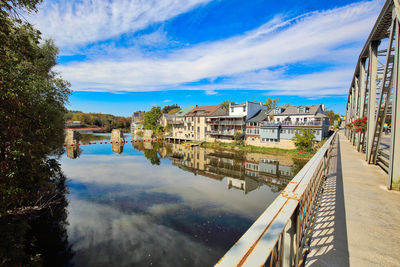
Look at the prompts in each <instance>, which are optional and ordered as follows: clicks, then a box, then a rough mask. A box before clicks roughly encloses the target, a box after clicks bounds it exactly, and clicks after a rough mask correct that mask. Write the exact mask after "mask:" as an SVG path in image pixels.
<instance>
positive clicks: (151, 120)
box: [143, 107, 161, 131]
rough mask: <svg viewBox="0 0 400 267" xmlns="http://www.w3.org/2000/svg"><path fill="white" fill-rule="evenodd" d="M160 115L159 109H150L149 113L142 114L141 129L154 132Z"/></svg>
mask: <svg viewBox="0 0 400 267" xmlns="http://www.w3.org/2000/svg"><path fill="white" fill-rule="evenodd" d="M160 115H161V108H160V107H152V108H151V110H150V111H148V112H146V113H145V114H144V121H143V128H144V129H145V130H153V131H154V130H156V128H157V122H158V118H159V117H160Z"/></svg>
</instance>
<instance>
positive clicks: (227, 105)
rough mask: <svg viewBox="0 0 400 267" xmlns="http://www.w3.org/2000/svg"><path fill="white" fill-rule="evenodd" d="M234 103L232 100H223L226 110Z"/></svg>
mask: <svg viewBox="0 0 400 267" xmlns="http://www.w3.org/2000/svg"><path fill="white" fill-rule="evenodd" d="M231 103H232V101H230V100H225V101H223V102H222V103H221V105H222V106H223V107H224V108H225V109H226V110H229V104H231Z"/></svg>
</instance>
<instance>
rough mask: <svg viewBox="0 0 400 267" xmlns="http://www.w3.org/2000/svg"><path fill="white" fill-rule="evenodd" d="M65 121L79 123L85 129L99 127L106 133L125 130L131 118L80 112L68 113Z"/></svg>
mask: <svg viewBox="0 0 400 267" xmlns="http://www.w3.org/2000/svg"><path fill="white" fill-rule="evenodd" d="M65 119H66V120H70V121H80V122H81V123H82V124H84V125H85V126H87V127H101V128H103V129H104V131H106V132H111V130H112V129H127V128H129V127H130V125H131V117H121V116H114V115H111V114H102V113H84V112H82V111H68V113H67V114H66V115H65Z"/></svg>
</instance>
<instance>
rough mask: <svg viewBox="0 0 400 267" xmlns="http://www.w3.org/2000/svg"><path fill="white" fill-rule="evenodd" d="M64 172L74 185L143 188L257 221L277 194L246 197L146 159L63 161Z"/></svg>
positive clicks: (108, 157)
mask: <svg viewBox="0 0 400 267" xmlns="http://www.w3.org/2000/svg"><path fill="white" fill-rule="evenodd" d="M63 170H64V172H65V173H66V175H67V177H69V178H70V179H72V180H73V181H74V182H79V183H96V184H99V185H104V188H105V189H103V190H107V186H110V185H116V184H120V185H124V186H125V187H126V188H128V187H129V186H131V187H137V186H141V187H143V188H147V189H143V190H145V191H146V192H148V193H151V192H162V193H167V194H172V195H177V196H180V197H181V198H182V199H183V201H184V203H185V205H189V206H191V207H193V208H199V207H202V206H209V210H210V212H215V211H227V212H230V213H238V214H241V215H242V216H245V217H247V218H255V216H257V215H258V214H260V213H261V212H262V211H263V210H264V209H265V208H266V207H268V205H269V204H270V203H272V201H273V200H274V199H275V197H276V195H277V193H273V192H271V190H270V189H269V188H268V187H267V186H262V187H260V188H258V189H256V190H254V191H252V192H251V193H249V194H248V195H246V196H244V195H243V193H242V192H241V191H239V190H228V189H227V186H226V182H225V181H217V180H212V179H209V178H206V177H203V176H200V175H198V176H195V175H193V174H192V173H190V172H185V171H183V170H181V169H179V168H176V167H175V166H172V165H169V164H161V165H160V166H152V165H151V164H150V163H149V162H148V161H147V160H146V159H145V158H144V157H143V156H125V155H123V156H122V157H115V156H113V155H83V156H81V157H80V158H79V160H75V161H74V162H72V161H64V162H63Z"/></svg>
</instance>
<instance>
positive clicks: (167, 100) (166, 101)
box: [163, 99, 172, 103]
mask: <svg viewBox="0 0 400 267" xmlns="http://www.w3.org/2000/svg"><path fill="white" fill-rule="evenodd" d="M171 101H172V100H169V99H166V100H164V101H163V102H164V103H169V102H171Z"/></svg>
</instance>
